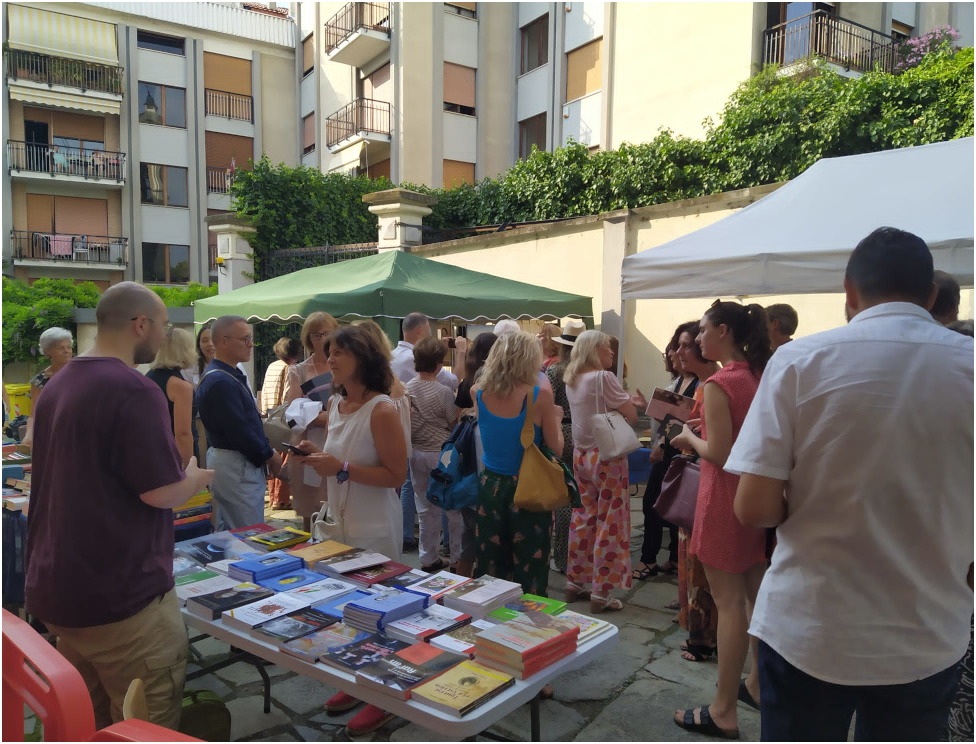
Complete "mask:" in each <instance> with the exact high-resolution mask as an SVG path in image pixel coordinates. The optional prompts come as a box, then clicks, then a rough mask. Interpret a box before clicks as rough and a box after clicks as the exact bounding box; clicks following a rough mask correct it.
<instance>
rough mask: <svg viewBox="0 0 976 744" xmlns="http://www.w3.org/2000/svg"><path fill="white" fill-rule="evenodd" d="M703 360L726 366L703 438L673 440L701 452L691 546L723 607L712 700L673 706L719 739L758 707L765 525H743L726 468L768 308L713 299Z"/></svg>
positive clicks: (751, 389)
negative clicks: (742, 713) (744, 710)
mask: <svg viewBox="0 0 976 744" xmlns="http://www.w3.org/2000/svg"><path fill="white" fill-rule="evenodd" d="M698 341H699V343H700V344H701V350H702V354H703V355H704V356H705V358H706V359H709V360H712V361H716V362H721V363H722V369H721V370H719V371H718V372H716V373H715V374H714V375H712V376H711V377H710V378H708V381H707V382H706V383H705V385H704V390H705V393H704V398H705V406H704V409H705V415H704V417H703V419H702V420H701V421H700V424H701V436H698V435H696V434H695V431H694V430H695V427H696V425H697V424H698V423H699V422H698V421H690V422H688V424H686V425H685V428H684V431H683V432H682V433H681V434H680V435H679V436H677V437H675V438H674V440H673V442H672V444H673V446H675V447H677V448H679V449H693V450H695V451H696V452H697V453H698V454H699V455H700V456H701V479H700V481H699V486H698V505H697V507H696V509H695V526H694V529H693V530H692V532H691V544H690V545H689V547H688V550H689V552H690V553H693V554H694V555H696V556H697V557H698V559H699V560H700V561H701V563H702V565H704V567H705V575H706V577H707V578H708V584H709V586H710V588H711V593H712V598H713V599H714V600H715V605H716V606H717V608H718V652H719V653H718V688H717V689H716V692H715V698H714V699H713V700H712V703H711V705H703V706H701V707H700V708H695V709H693V710H679V711H675V716H674V722H675V723H676V724H678V725H679V726H681V727H682V728H685V729H688V730H690V731H695V732H698V733H702V734H707V735H710V736H717V737H721V738H733V739H737V738H739V727H738V717H737V715H736V703H737V701H738V700H742V701H743V702H745V703H746V704H748V705H751V706H752V707H755V708H757V709H758V708H759V678H758V675H757V673H756V669H755V659H756V653H755V649H753V670H752V673H750V675H749V677H748V678H747V679H745V680H740V676H741V674H742V667H743V665H744V664H745V660H746V654H747V652H748V650H749V635H748V628H749V616H750V615H751V613H752V606H753V603H754V602H755V601H756V594H757V593H758V592H759V584H760V583H761V582H762V578H763V574H764V573H765V571H766V531H765V530H763V529H756V528H752V527H743V526H742V524H740V522H739V520H738V519H737V518H736V516H735V512H734V511H733V503H734V501H735V491H736V488H737V486H738V485H739V477H738V476H737V475H732V474H731V473H726V472H725V471H724V470H723V469H722V468H723V467H724V466H725V461H726V460H727V459H728V456H729V452H730V451H731V449H732V444H733V443H734V442H735V439H736V437H737V436H738V435H739V429H740V428H741V427H742V422H743V420H744V419H745V417H746V413H747V412H748V410H749V405H750V404H751V403H752V399H753V397H754V396H755V394H756V389H757V388H758V387H759V377H760V375H762V373H763V370H764V369H765V367H766V362H768V361H769V357H770V355H771V351H770V346H769V333H768V330H767V325H766V313H765V311H764V310H763V309H762V307H760V306H759V305H749V306H743V305H740V304H738V303H736V302H721V301H718V300H716V301H715V303H713V304H712V306H711V308H709V310H708V312H706V313H705V316H704V317H703V318H702V322H701V330H700V332H699V334H698Z"/></svg>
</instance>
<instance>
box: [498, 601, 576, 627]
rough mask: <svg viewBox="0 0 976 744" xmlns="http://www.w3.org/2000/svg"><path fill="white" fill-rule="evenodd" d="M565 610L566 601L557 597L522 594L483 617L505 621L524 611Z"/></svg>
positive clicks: (549, 612) (554, 612) (555, 611)
mask: <svg viewBox="0 0 976 744" xmlns="http://www.w3.org/2000/svg"><path fill="white" fill-rule="evenodd" d="M565 611H566V603H565V602H562V601H560V600H558V599H549V597H540V596H538V595H537V594H523V595H522V596H521V597H519V598H518V599H515V600H512V601H511V602H506V603H505V604H504V605H502V606H501V607H497V608H495V609H494V610H492V611H491V612H489V613H488V614H487V615H485V618H486V619H488V620H491V621H493V622H496V623H505V622H508V621H509V620H514V619H515V618H517V617H519V616H521V615H523V614H525V613H526V612H543V613H545V614H546V615H558V614H559V613H560V612H565Z"/></svg>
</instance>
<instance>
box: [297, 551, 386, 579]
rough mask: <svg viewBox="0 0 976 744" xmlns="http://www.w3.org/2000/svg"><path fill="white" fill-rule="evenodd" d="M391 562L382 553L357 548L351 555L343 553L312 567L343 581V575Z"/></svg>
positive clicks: (316, 563) (317, 562) (318, 562)
mask: <svg viewBox="0 0 976 744" xmlns="http://www.w3.org/2000/svg"><path fill="white" fill-rule="evenodd" d="M389 562H390V559H389V558H387V557H386V556H385V555H383V554H382V553H374V552H372V551H366V550H363V549H362V548H356V549H355V550H353V551H352V552H350V553H343V554H340V555H335V556H333V557H331V558H325V559H324V560H321V561H316V562H315V565H314V566H312V570H313V571H318V572H319V573H324V574H327V575H329V576H333V577H335V578H339V579H341V578H343V574H347V573H350V572H352V571H361V570H363V569H364V568H372V567H373V566H380V565H382V564H384V563H389Z"/></svg>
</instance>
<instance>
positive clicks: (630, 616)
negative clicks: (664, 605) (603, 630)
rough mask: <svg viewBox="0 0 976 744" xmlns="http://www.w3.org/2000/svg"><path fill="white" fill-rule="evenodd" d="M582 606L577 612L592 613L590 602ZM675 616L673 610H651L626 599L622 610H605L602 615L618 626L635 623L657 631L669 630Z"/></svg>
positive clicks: (602, 618)
mask: <svg viewBox="0 0 976 744" xmlns="http://www.w3.org/2000/svg"><path fill="white" fill-rule="evenodd" d="M580 607H581V608H582V609H579V610H577V612H582V613H583V614H584V615H589V614H590V612H589V609H590V606H589V604H586V605H580ZM673 618H674V613H673V612H657V611H655V610H649V609H647V608H646V607H638V606H637V605H634V604H630V603H628V602H627V601H626V600H624V608H623V609H622V610H617V611H615V612H604V613H602V614H601V615H600V619H601V620H606V621H607V622H610V623H613V624H614V625H616V626H617V627H618V628H622V627H624V626H627V625H635V626H637V627H640V628H646V629H648V630H655V631H661V630H669V629H670V628H671V627H672V626H673V625H674V623H673V622H672V619H673Z"/></svg>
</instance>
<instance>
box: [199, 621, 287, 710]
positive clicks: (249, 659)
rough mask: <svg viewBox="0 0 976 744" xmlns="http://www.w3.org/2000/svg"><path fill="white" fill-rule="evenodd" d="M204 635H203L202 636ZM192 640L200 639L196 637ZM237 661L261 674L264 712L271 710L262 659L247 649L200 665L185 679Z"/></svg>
mask: <svg viewBox="0 0 976 744" xmlns="http://www.w3.org/2000/svg"><path fill="white" fill-rule="evenodd" d="M202 637H205V636H202ZM194 640H200V638H196V639H194ZM238 662H244V663H245V664H250V665H251V666H253V667H254V668H255V669H257V670H258V674H260V675H261V681H262V682H264V712H265V713H270V712H271V678H270V677H269V676H268V671H267V670H266V669H265V668H264V660H263V659H260V658H258V657H256V656H254V655H253V654H250V653H248V652H247V651H238V652H237V653H235V654H234V655H232V656H230V657H229V658H227V659H224V660H223V661H218V662H217V663H215V664H210V665H208V666H205V667H201V668H200V669H197V670H196V671H193V672H190V673H189V674H187V675H186V681H187V682H190V681H192V680H194V679H198V678H200V677H203V676H206V675H208V674H210V673H212V672H216V671H219V670H221V669H223V668H224V667H229V666H230V665H231V664H237V663H238Z"/></svg>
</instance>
